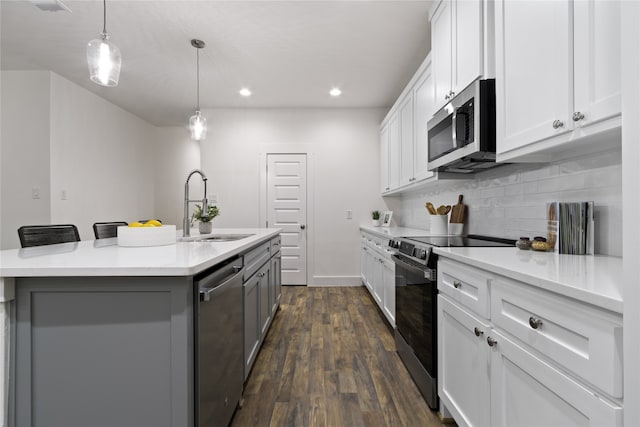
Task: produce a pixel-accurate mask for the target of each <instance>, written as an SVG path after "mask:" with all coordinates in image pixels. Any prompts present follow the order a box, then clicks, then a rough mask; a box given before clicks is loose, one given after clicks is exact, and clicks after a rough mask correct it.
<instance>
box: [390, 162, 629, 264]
mask: <svg viewBox="0 0 640 427" xmlns="http://www.w3.org/2000/svg"><path fill="white" fill-rule="evenodd" d="M458 194H462V195H464V200H463V203H465V204H466V205H467V224H466V225H465V227H466V228H465V232H467V233H473V234H484V235H489V236H498V237H507V238H514V239H517V238H518V237H520V236H529V237H531V238H533V237H534V236H546V235H547V231H546V230H547V223H546V215H547V209H546V204H547V203H548V202H552V201H565V202H575V201H594V202H595V252H596V253H599V254H607V255H614V256H621V255H622V156H621V152H620V150H613V151H610V152H607V153H599V154H590V155H586V156H582V157H578V158H574V159H571V160H566V161H559V162H556V163H551V164H512V165H506V166H500V167H497V168H495V169H492V170H489V171H486V172H483V173H481V174H478V175H477V177H476V179H475V180H464V181H444V182H439V183H438V184H437V185H432V186H430V187H428V188H427V189H425V190H422V191H418V192H415V193H412V194H409V195H406V196H403V197H402V200H401V202H402V207H401V209H400V212H399V216H398V221H400V223H401V224H402V225H404V226H407V227H415V228H421V229H428V228H429V215H428V214H427V212H426V210H425V207H424V205H425V203H426V202H427V201H431V202H432V203H433V204H434V205H435V206H439V205H441V204H443V205H453V204H455V203H457V200H458ZM394 218H395V213H394Z"/></svg>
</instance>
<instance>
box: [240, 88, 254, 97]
mask: <svg viewBox="0 0 640 427" xmlns="http://www.w3.org/2000/svg"><path fill="white" fill-rule="evenodd" d="M239 93H240V95H242V96H251V91H250V90H249V89H247V88H246V87H243V88H242V89H240V92H239Z"/></svg>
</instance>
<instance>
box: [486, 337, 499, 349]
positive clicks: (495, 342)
mask: <svg viewBox="0 0 640 427" xmlns="http://www.w3.org/2000/svg"><path fill="white" fill-rule="evenodd" d="M487 344H489V347H493V346H494V345H496V344H498V341H496V340H494V339H493V338H491V337H487Z"/></svg>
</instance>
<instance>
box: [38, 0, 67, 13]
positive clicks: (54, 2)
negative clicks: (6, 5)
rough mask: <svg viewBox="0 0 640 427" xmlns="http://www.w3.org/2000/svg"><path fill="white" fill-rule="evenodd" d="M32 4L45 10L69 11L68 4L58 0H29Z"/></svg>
mask: <svg viewBox="0 0 640 427" xmlns="http://www.w3.org/2000/svg"><path fill="white" fill-rule="evenodd" d="M29 1H30V2H31V3H32V4H34V5H35V6H36V7H37V8H38V9H40V10H44V11H47V12H62V11H66V12H71V9H69V6H67V5H66V4H64V3H62V2H61V1H60V0H29Z"/></svg>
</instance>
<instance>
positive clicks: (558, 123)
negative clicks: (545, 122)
mask: <svg viewBox="0 0 640 427" xmlns="http://www.w3.org/2000/svg"><path fill="white" fill-rule="evenodd" d="M563 126H564V123H563V122H562V121H560V120H554V121H553V128H554V129H559V128H561V127H563Z"/></svg>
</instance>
